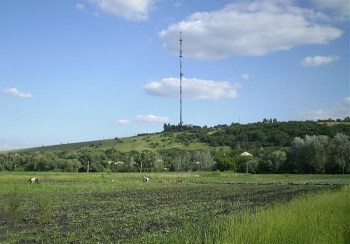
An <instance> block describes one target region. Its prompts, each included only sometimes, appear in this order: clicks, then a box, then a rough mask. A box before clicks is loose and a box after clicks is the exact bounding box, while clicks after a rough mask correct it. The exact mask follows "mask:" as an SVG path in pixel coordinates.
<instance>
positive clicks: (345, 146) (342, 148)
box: [332, 133, 350, 174]
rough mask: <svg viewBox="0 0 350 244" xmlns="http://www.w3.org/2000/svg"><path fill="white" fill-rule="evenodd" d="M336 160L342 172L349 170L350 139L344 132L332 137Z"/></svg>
mask: <svg viewBox="0 0 350 244" xmlns="http://www.w3.org/2000/svg"><path fill="white" fill-rule="evenodd" d="M332 151H333V158H334V162H335V163H336V164H337V165H338V166H339V167H340V168H341V171H342V173H343V174H344V173H346V172H348V171H349V166H350V139H349V136H347V135H344V134H343V133H338V134H336V135H335V136H334V138H333V139H332Z"/></svg>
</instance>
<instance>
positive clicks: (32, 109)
mask: <svg viewBox="0 0 350 244" xmlns="http://www.w3.org/2000/svg"><path fill="white" fill-rule="evenodd" d="M0 31H1V37H0V114H1V119H0V128H1V129H0V150H11V149H14V148H27V147H35V146H41V145H52V144H60V143H73V142H80V141H90V140H99V139H109V138H114V137H120V138H121V137H126V136H133V135H136V134H138V133H147V132H160V131H162V129H163V124H164V123H170V124H178V123H179V110H180V108H179V107H180V106H179V72H180V71H179V35H180V31H182V39H183V43H182V50H183V59H182V65H183V70H182V71H183V73H184V76H183V115H182V117H183V122H184V123H185V124H195V125H199V126H204V125H206V126H209V127H210V126H215V125H218V124H231V123H233V122H235V123H236V122H240V123H243V124H246V123H253V122H258V121H262V120H263V119H264V118H268V119H269V118H276V119H277V120H278V121H289V120H317V119H326V118H333V119H336V118H341V119H343V118H345V117H347V116H350V115H349V114H350V112H349V110H350V109H349V106H350V95H349V1H348V0H333V1H328V0H259V1H258V0H257V1H253V0H252V1H243V0H242V1H233V0H231V1H230V0H216V1H209V0H208V1H203V0H191V1H184V0H133V1H131V0H78V1H74V0H33V1H26V0H11V1H0Z"/></svg>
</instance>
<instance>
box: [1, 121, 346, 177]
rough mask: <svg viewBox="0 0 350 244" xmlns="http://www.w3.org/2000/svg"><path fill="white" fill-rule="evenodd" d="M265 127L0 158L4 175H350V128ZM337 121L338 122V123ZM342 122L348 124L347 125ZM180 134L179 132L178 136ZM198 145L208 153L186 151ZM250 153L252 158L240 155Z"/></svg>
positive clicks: (174, 133)
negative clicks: (125, 148) (164, 145)
mask: <svg viewBox="0 0 350 244" xmlns="http://www.w3.org/2000/svg"><path fill="white" fill-rule="evenodd" d="M328 122H329V121H327V122H321V123H320V122H313V121H305V122H302V121H289V122H277V120H276V119H269V120H267V119H264V120H263V122H259V123H253V124H247V125H242V124H238V123H232V124H231V125H217V126H214V127H210V128H209V127H207V126H204V127H203V128H202V127H199V126H186V127H185V129H183V128H182V129H181V130H180V129H179V128H180V127H181V126H171V125H169V124H168V125H166V124H165V125H164V131H163V132H162V136H164V137H169V138H172V140H175V141H176V142H179V143H182V144H183V148H181V149H178V148H173V149H159V148H158V147H157V146H155V147H154V148H152V149H145V150H141V151H136V150H131V151H129V152H121V151H118V150H117V149H116V148H115V147H112V148H108V149H105V150H101V149H96V148H93V147H82V148H80V149H78V150H74V151H43V152H40V151H35V152H33V151H27V152H18V153H16V152H13V153H12V152H10V153H6V154H0V170H2V171H5V170H7V171H13V170H15V171H61V172H105V171H110V172H159V171H197V170H220V171H236V172H249V173H350V139H349V136H350V126H349V125H348V124H346V123H337V122H335V123H334V124H332V126H329V125H328V124H327V123H328ZM333 122H334V121H333ZM342 122H343V121H342ZM177 129H179V130H180V131H178V130H177ZM194 142H201V143H205V144H207V145H208V148H207V149H206V150H195V151H189V150H186V147H187V146H189V145H191V143H194ZM244 151H248V152H249V153H251V154H252V155H253V156H252V157H249V156H248V157H246V156H241V155H240V154H241V153H242V152H244Z"/></svg>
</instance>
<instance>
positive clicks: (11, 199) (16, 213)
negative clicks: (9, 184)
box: [0, 189, 24, 222]
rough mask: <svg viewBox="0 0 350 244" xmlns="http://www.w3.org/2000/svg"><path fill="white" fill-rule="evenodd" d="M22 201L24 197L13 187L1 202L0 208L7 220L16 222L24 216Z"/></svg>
mask: <svg viewBox="0 0 350 244" xmlns="http://www.w3.org/2000/svg"><path fill="white" fill-rule="evenodd" d="M23 202H24V198H23V197H22V196H21V195H20V194H19V193H18V192H17V191H16V189H15V190H14V191H13V192H11V193H10V194H9V195H8V197H7V199H6V200H5V201H4V202H3V203H2V204H1V206H0V210H1V211H2V212H3V213H4V214H5V216H6V218H7V220H9V221H14V222H18V221H20V220H22V219H23V217H24V211H23Z"/></svg>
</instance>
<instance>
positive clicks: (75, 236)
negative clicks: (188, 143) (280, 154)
mask: <svg viewBox="0 0 350 244" xmlns="http://www.w3.org/2000/svg"><path fill="white" fill-rule="evenodd" d="M30 176H31V175H30V174H29V173H1V174H0V184H1V186H2V188H1V189H0V208H1V212H0V243H37V242H39V243H40V242H43V243H87V242H88V243H98V242H99V243H118V242H120V243H138V242H140V243H141V242H144V241H145V240H150V239H152V240H157V239H158V238H164V236H167V235H168V234H170V233H171V232H172V231H173V230H174V229H179V228H182V227H183V226H187V225H196V224H201V223H204V222H206V221H210V220H215V219H219V218H221V217H224V216H229V215H239V214H241V213H242V212H247V211H250V210H252V209H256V207H262V206H267V205H268V206H270V205H271V204H274V203H284V202H287V201H289V200H291V199H292V198H294V197H295V196H297V195H301V194H305V193H309V192H316V191H320V190H324V189H330V188H339V185H343V184H349V182H350V177H349V176H347V175H345V176H344V175H337V176H332V175H303V176H302V175H248V174H233V173H216V172H203V173H181V174H175V173H162V174H161V173H159V174H157V173H153V174H150V175H149V177H150V178H151V181H150V182H149V183H144V182H142V177H143V175H141V174H136V173H133V174H104V175H103V174H91V173H90V174H63V173H39V174H38V175H36V176H37V177H38V178H39V180H40V183H39V184H33V185H29V184H28V183H27V180H28V179H29V177H30Z"/></svg>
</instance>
